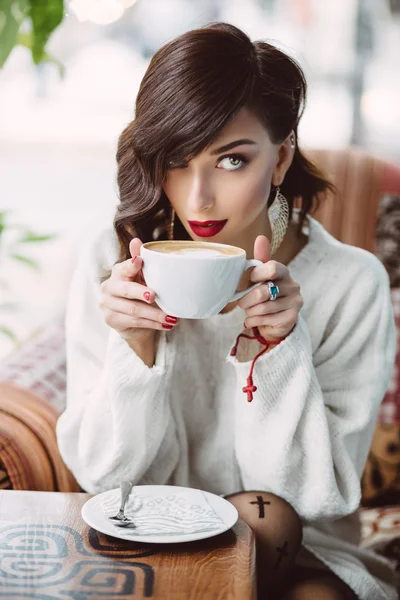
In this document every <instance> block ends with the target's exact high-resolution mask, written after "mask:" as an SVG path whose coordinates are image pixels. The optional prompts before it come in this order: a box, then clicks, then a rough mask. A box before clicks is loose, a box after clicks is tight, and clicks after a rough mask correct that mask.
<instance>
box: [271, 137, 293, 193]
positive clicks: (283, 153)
mask: <svg viewBox="0 0 400 600" xmlns="http://www.w3.org/2000/svg"><path fill="white" fill-rule="evenodd" d="M295 148H296V135H295V133H294V131H291V132H290V133H289V135H288V136H287V138H286V139H285V140H284V141H283V142H282V143H281V144H280V145H279V146H278V152H277V154H276V163H275V168H274V172H273V174H272V184H273V185H275V186H278V185H282V182H283V180H284V179H285V175H286V172H287V170H288V169H289V167H290V165H291V164H292V161H293V157H294V151H295Z"/></svg>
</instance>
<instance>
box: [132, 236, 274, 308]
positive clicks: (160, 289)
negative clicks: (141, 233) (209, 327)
mask: <svg viewBox="0 0 400 600" xmlns="http://www.w3.org/2000/svg"><path fill="white" fill-rule="evenodd" d="M140 256H141V257H142V259H143V275H144V278H145V280H146V285H147V286H148V287H149V288H150V289H152V290H154V291H155V293H156V299H155V302H156V303H157V304H158V306H159V307H160V308H161V309H162V310H163V311H164V312H165V313H167V314H168V315H172V316H174V317H179V318H182V319H206V318H208V317H211V316H213V315H217V314H218V313H219V312H221V310H222V309H223V308H224V307H225V306H226V305H227V304H229V303H230V302H233V301H235V300H239V299H240V298H242V297H243V296H244V295H245V294H247V293H248V292H249V291H250V290H252V289H253V288H255V287H257V286H259V285H261V283H255V284H254V285H252V286H250V287H248V288H247V289H245V290H242V291H240V292H238V291H236V289H237V286H238V285H239V282H240V280H241V278H242V275H243V273H244V272H245V271H246V270H247V269H249V268H250V267H256V266H258V265H261V264H263V263H262V261H260V260H256V259H252V260H247V258H246V252H245V251H244V250H243V249H242V248H237V247H236V246H229V245H227V244H216V243H212V242H197V241H196V242H194V241H178V240H171V241H159V242H147V243H146V244H143V245H142V246H141V248H140Z"/></svg>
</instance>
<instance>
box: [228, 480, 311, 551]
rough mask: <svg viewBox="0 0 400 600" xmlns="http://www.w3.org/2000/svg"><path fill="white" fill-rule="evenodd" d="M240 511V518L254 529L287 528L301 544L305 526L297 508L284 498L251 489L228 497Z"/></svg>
mask: <svg viewBox="0 0 400 600" xmlns="http://www.w3.org/2000/svg"><path fill="white" fill-rule="evenodd" d="M226 499H227V500H229V502H231V503H232V504H233V505H234V506H235V507H236V508H237V511H238V513H239V516H240V518H241V519H242V520H243V521H245V522H246V523H247V524H248V525H249V526H250V527H251V528H252V529H259V528H260V527H261V528H263V526H264V525H265V526H267V527H268V528H270V527H271V526H273V528H274V529H276V530H279V529H281V530H282V529H287V530H290V531H291V532H292V538H293V537H294V538H298V545H299V546H300V544H301V540H302V536H303V528H302V523H301V519H300V517H299V515H298V514H297V512H296V511H295V509H294V508H293V507H292V506H291V504H289V502H287V501H286V500H284V499H283V498H281V497H280V496H276V495H275V494H272V493H271V492H262V491H251V492H238V493H236V494H230V495H229V496H227V497H226Z"/></svg>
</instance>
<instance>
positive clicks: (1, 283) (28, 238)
mask: <svg viewBox="0 0 400 600" xmlns="http://www.w3.org/2000/svg"><path fill="white" fill-rule="evenodd" d="M8 215H9V211H3V212H0V250H1V249H2V245H3V240H4V236H5V234H6V232H11V231H12V232H14V233H15V234H16V235H15V239H14V240H12V241H11V242H10V244H9V245H8V246H6V248H5V251H4V256H3V257H2V260H4V258H7V259H11V260H14V261H17V262H19V263H22V264H23V265H25V266H26V267H28V268H31V269H36V270H39V269H40V265H39V263H38V262H37V261H36V260H34V259H33V258H31V257H30V256H27V255H26V250H25V248H26V245H27V244H28V245H29V244H37V243H39V242H47V241H49V240H53V239H54V238H56V237H57V235H56V234H44V235H43V234H37V233H35V232H33V231H31V230H30V229H25V228H24V227H23V226H21V225H15V224H10V223H8ZM0 256H1V255H0ZM0 288H3V289H6V288H7V283H6V282H5V280H4V279H0ZM14 309H15V304H13V303H11V302H2V303H0V311H1V312H5V311H7V310H8V311H10V310H14ZM0 335H4V336H6V337H8V338H10V339H11V340H13V341H15V342H16V341H17V339H16V336H15V334H14V332H13V331H12V330H11V329H10V328H9V327H8V326H7V325H3V324H2V323H1V322H0Z"/></svg>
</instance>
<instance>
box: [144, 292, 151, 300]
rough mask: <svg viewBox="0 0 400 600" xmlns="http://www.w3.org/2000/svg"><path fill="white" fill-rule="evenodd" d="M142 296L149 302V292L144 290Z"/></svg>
mask: <svg viewBox="0 0 400 600" xmlns="http://www.w3.org/2000/svg"><path fill="white" fill-rule="evenodd" d="M143 298H144V299H145V300H147V302H150V292H145V293H144V294H143Z"/></svg>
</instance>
